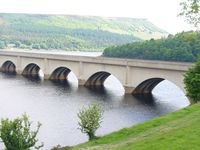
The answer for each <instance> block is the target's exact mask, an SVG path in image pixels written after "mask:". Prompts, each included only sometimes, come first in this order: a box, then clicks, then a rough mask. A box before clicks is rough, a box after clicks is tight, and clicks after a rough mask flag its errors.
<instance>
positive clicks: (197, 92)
mask: <svg viewBox="0 0 200 150" xmlns="http://www.w3.org/2000/svg"><path fill="white" fill-rule="evenodd" d="M184 83H185V89H186V94H187V96H188V97H189V99H190V101H191V103H196V102H199V101H200V57H199V59H198V61H197V62H196V63H195V65H194V66H193V67H192V68H190V69H189V70H188V71H187V72H186V74H185V78H184Z"/></svg>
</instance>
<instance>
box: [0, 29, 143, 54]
mask: <svg viewBox="0 0 200 150" xmlns="http://www.w3.org/2000/svg"><path fill="white" fill-rule="evenodd" d="M12 28H14V30H10V28H4V29H3V30H0V34H1V35H6V34H7V33H10V34H9V36H8V37H5V38H3V37H0V48H7V47H15V48H27V49H66V50H84V49H85V50H100V49H104V48H105V47H107V46H110V45H116V44H120V43H121V44H122V43H126V42H131V41H138V40H140V39H139V38H134V37H133V36H129V35H119V34H115V33H111V32H107V31H101V30H89V29H65V28H60V27H51V28H50V27H48V28H45V27H41V26H31V25H23V26H17V25H14V26H13V27H12ZM17 31H18V32H17Z"/></svg>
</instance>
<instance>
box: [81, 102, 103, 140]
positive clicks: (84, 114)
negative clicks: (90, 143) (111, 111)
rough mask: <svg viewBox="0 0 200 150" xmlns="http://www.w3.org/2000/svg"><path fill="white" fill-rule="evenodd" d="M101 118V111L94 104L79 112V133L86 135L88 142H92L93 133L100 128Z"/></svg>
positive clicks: (99, 107)
mask: <svg viewBox="0 0 200 150" xmlns="http://www.w3.org/2000/svg"><path fill="white" fill-rule="evenodd" d="M102 116H103V110H102V108H101V106H100V105H98V104H96V103H94V104H92V105H90V106H89V107H88V108H83V109H82V110H80V111H79V113H78V117H79V119H80V121H79V122H78V124H79V129H80V130H81V132H83V133H86V134H87V135H88V137H89V140H92V139H94V138H95V137H96V136H95V132H96V130H97V129H98V128H99V127H100V124H101V122H102Z"/></svg>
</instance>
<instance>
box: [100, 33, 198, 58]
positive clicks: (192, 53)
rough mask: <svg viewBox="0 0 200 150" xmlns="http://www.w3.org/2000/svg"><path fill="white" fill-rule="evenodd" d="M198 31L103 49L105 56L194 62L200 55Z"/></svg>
mask: <svg viewBox="0 0 200 150" xmlns="http://www.w3.org/2000/svg"><path fill="white" fill-rule="evenodd" d="M199 43H200V32H199V31H196V32H193V31H189V32H182V33H177V34H176V35H174V36H172V35H169V36H168V37H167V38H162V39H158V40H154V39H151V40H147V41H140V42H133V43H128V44H124V45H120V46H111V47H108V48H106V49H105V50H104V52H103V55H104V56H107V57H120V58H134V59H149V60H165V61H183V62H194V61H196V60H197V58H198V56H199V55H200V45H199Z"/></svg>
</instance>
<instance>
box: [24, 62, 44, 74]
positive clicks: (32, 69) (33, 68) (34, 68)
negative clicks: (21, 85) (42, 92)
mask: <svg viewBox="0 0 200 150" xmlns="http://www.w3.org/2000/svg"><path fill="white" fill-rule="evenodd" d="M39 71H40V67H39V66H38V65H37V64H34V63H31V64H28V65H27V66H26V67H25V68H24V70H23V72H22V75H23V76H25V77H28V78H39Z"/></svg>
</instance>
